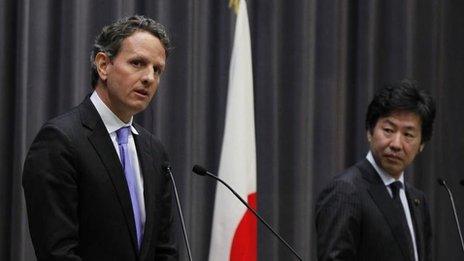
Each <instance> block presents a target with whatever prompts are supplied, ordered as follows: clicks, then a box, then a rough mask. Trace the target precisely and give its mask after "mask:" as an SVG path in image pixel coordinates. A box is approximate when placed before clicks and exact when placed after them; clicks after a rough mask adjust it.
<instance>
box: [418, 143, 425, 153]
mask: <svg viewBox="0 0 464 261" xmlns="http://www.w3.org/2000/svg"><path fill="white" fill-rule="evenodd" d="M424 147H425V143H422V144H421V145H420V147H419V152H422V150H424Z"/></svg>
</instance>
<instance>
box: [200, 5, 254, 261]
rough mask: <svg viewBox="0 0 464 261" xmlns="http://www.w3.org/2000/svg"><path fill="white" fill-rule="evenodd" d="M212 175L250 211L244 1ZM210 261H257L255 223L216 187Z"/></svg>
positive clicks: (249, 84)
mask: <svg viewBox="0 0 464 261" xmlns="http://www.w3.org/2000/svg"><path fill="white" fill-rule="evenodd" d="M218 175H219V177H220V178H221V179H223V180H224V181H226V182H227V183H228V184H229V185H231V186H232V187H233V188H234V189H235V190H236V191H237V193H238V194H239V195H240V196H241V197H242V198H243V199H245V200H246V201H247V202H248V204H250V205H251V206H252V207H253V208H254V209H256V204H257V200H256V142H255V121H254V100H253V72H252V62H251V41H250V29H249V23H248V13H247V6H246V1H245V0H241V1H240V4H239V9H238V13H237V21H236V24H235V35H234V44H233V49H232V57H231V61H230V71H229V89H228V94H227V107H226V118H225V127H224V136H223V143H222V150H221V158H220V164H219V172H218ZM209 260H210V261H225V260H230V261H255V260H257V224H256V218H255V217H254V216H252V213H251V212H250V211H249V210H247V209H246V207H245V206H243V205H242V203H241V202H240V201H239V200H238V199H237V198H235V197H234V195H233V194H232V193H231V192H230V191H228V190H227V188H225V187H224V186H223V185H222V184H219V183H218V184H217V188H216V200H215V203H214V217H213V227H212V235H211V245H210V253H209Z"/></svg>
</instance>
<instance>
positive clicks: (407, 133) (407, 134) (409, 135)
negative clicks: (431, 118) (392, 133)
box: [404, 132, 415, 138]
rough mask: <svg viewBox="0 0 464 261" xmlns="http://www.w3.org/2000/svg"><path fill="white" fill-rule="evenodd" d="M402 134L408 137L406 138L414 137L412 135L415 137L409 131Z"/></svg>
mask: <svg viewBox="0 0 464 261" xmlns="http://www.w3.org/2000/svg"><path fill="white" fill-rule="evenodd" d="M404 135H405V136H406V137H408V138H414V137H415V136H414V134H412V133H409V132H406V134H404Z"/></svg>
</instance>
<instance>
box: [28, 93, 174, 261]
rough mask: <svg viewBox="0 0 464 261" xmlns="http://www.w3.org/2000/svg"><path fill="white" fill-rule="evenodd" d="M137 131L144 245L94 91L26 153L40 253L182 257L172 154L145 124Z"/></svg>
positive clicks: (54, 256) (44, 256)
mask: <svg viewBox="0 0 464 261" xmlns="http://www.w3.org/2000/svg"><path fill="white" fill-rule="evenodd" d="M134 127H135V128H136V129H137V131H138V132H139V135H134V139H135V144H136V147H137V153H138V158H139V161H140V167H141V172H142V176H143V181H144V197H145V210H146V222H145V231H144V237H143V242H142V246H141V249H140V252H138V251H137V247H136V236H135V234H136V232H135V225H134V217H133V212H132V206H131V201H130V194H129V190H128V188H127V185H126V181H125V177H124V171H123V169H122V166H121V163H120V161H119V158H118V155H117V152H116V150H115V148H114V146H113V143H112V142H111V139H110V136H109V134H108V132H107V130H106V128H105V126H104V124H103V121H102V120H101V118H100V116H99V114H98V112H97V110H96V109H95V107H94V106H93V104H92V103H91V101H90V99H89V97H87V98H86V99H85V100H84V101H83V102H82V103H81V104H80V105H79V106H78V107H76V108H74V109H72V110H71V111H70V112H68V113H66V114H64V115H61V116H59V117H57V118H55V119H52V120H50V121H49V122H47V123H46V124H45V125H44V126H43V127H42V129H41V130H40V131H39V133H38V135H37V137H36V138H35V140H34V142H33V143H32V145H31V147H30V150H29V153H28V155H27V157H26V161H25V164H24V171H23V187H24V193H25V196H26V206H27V213H28V218H29V228H30V233H31V238H32V242H33V244H34V248H35V252H36V255H37V257H38V260H86V261H87V260H99V261H101V260H124V261H131V260H134V261H135V260H143V261H145V260H155V259H156V260H177V250H176V247H175V243H174V240H173V233H172V229H171V227H172V221H173V216H172V211H171V184H170V181H169V178H168V177H167V175H166V174H165V172H164V171H163V169H162V164H163V163H164V162H165V161H167V155H166V153H165V151H164V149H163V147H162V145H161V143H160V142H159V141H158V140H157V139H156V138H155V137H154V136H153V135H152V134H150V133H149V132H147V131H146V130H145V129H143V128H142V127H140V126H138V125H135V124H134Z"/></svg>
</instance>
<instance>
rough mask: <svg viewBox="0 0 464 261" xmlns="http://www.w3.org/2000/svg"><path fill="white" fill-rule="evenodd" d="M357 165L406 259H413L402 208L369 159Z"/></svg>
mask: <svg viewBox="0 0 464 261" xmlns="http://www.w3.org/2000/svg"><path fill="white" fill-rule="evenodd" d="M357 167H358V168H359V169H360V170H361V173H362V175H363V178H364V179H365V180H367V181H368V183H369V185H368V192H369V194H370V195H371V197H372V199H373V200H374V202H375V204H376V205H377V207H378V208H379V210H380V211H381V212H382V214H383V215H384V217H385V219H386V220H387V223H388V225H389V226H390V229H391V230H392V233H393V236H394V237H395V239H396V242H397V243H398V246H399V248H400V249H401V252H402V253H403V255H404V257H405V259H406V260H412V259H411V253H410V250H409V248H408V245H409V243H408V238H407V234H406V233H409V232H408V231H409V230H408V228H407V227H404V224H403V221H402V220H401V213H400V212H399V211H401V210H399V209H398V208H397V207H396V206H395V204H394V202H393V200H392V198H391V197H390V195H389V194H388V191H387V188H386V187H385V184H384V183H383V182H382V179H381V178H380V176H379V175H378V174H377V172H376V170H375V169H374V167H373V166H372V165H371V164H370V163H369V161H368V160H367V159H364V160H363V161H362V162H360V163H358V164H357Z"/></svg>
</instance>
